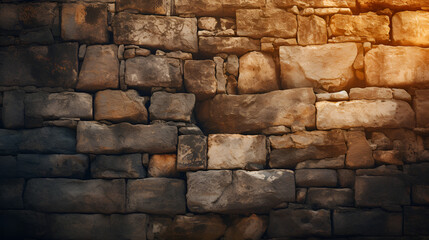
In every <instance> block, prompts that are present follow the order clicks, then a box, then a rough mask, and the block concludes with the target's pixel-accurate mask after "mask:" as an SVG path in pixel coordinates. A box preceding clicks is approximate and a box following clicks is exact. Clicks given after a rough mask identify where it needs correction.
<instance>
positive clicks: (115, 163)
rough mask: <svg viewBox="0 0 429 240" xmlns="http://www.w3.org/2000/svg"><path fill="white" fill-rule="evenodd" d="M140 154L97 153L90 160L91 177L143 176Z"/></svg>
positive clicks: (144, 174)
mask: <svg viewBox="0 0 429 240" xmlns="http://www.w3.org/2000/svg"><path fill="white" fill-rule="evenodd" d="M141 159H142V156H141V154H127V155H120V156H116V155H98V156H96V157H95V160H93V161H92V162H91V177H92V178H144V177H145V176H146V171H145V169H144V168H143V165H142V160H141Z"/></svg>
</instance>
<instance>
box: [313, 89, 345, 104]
mask: <svg viewBox="0 0 429 240" xmlns="http://www.w3.org/2000/svg"><path fill="white" fill-rule="evenodd" d="M316 98H317V101H318V102H321V101H334V102H335V101H346V100H349V94H348V93H347V92H346V91H344V90H343V91H340V92H334V93H318V94H316Z"/></svg>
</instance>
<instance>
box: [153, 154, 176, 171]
mask: <svg viewBox="0 0 429 240" xmlns="http://www.w3.org/2000/svg"><path fill="white" fill-rule="evenodd" d="M148 174H149V176H150V177H175V176H177V175H178V172H177V171H176V154H155V155H152V156H151V158H150V160H149V166H148Z"/></svg>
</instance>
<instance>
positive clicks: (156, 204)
mask: <svg viewBox="0 0 429 240" xmlns="http://www.w3.org/2000/svg"><path fill="white" fill-rule="evenodd" d="M185 191H186V190H185V182H184V181H183V180H180V179H168V178H147V179H139V180H129V181H128V183H127V201H128V205H127V206H128V211H131V212H144V213H150V214H165V215H176V214H184V213H185V212H186V199H185Z"/></svg>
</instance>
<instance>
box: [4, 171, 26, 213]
mask: <svg viewBox="0 0 429 240" xmlns="http://www.w3.org/2000/svg"><path fill="white" fill-rule="evenodd" d="M24 184H25V179H23V178H11V179H0V192H1V195H0V206H1V208H2V209H22V208H24V205H23V202H22V192H23V190H24Z"/></svg>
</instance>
